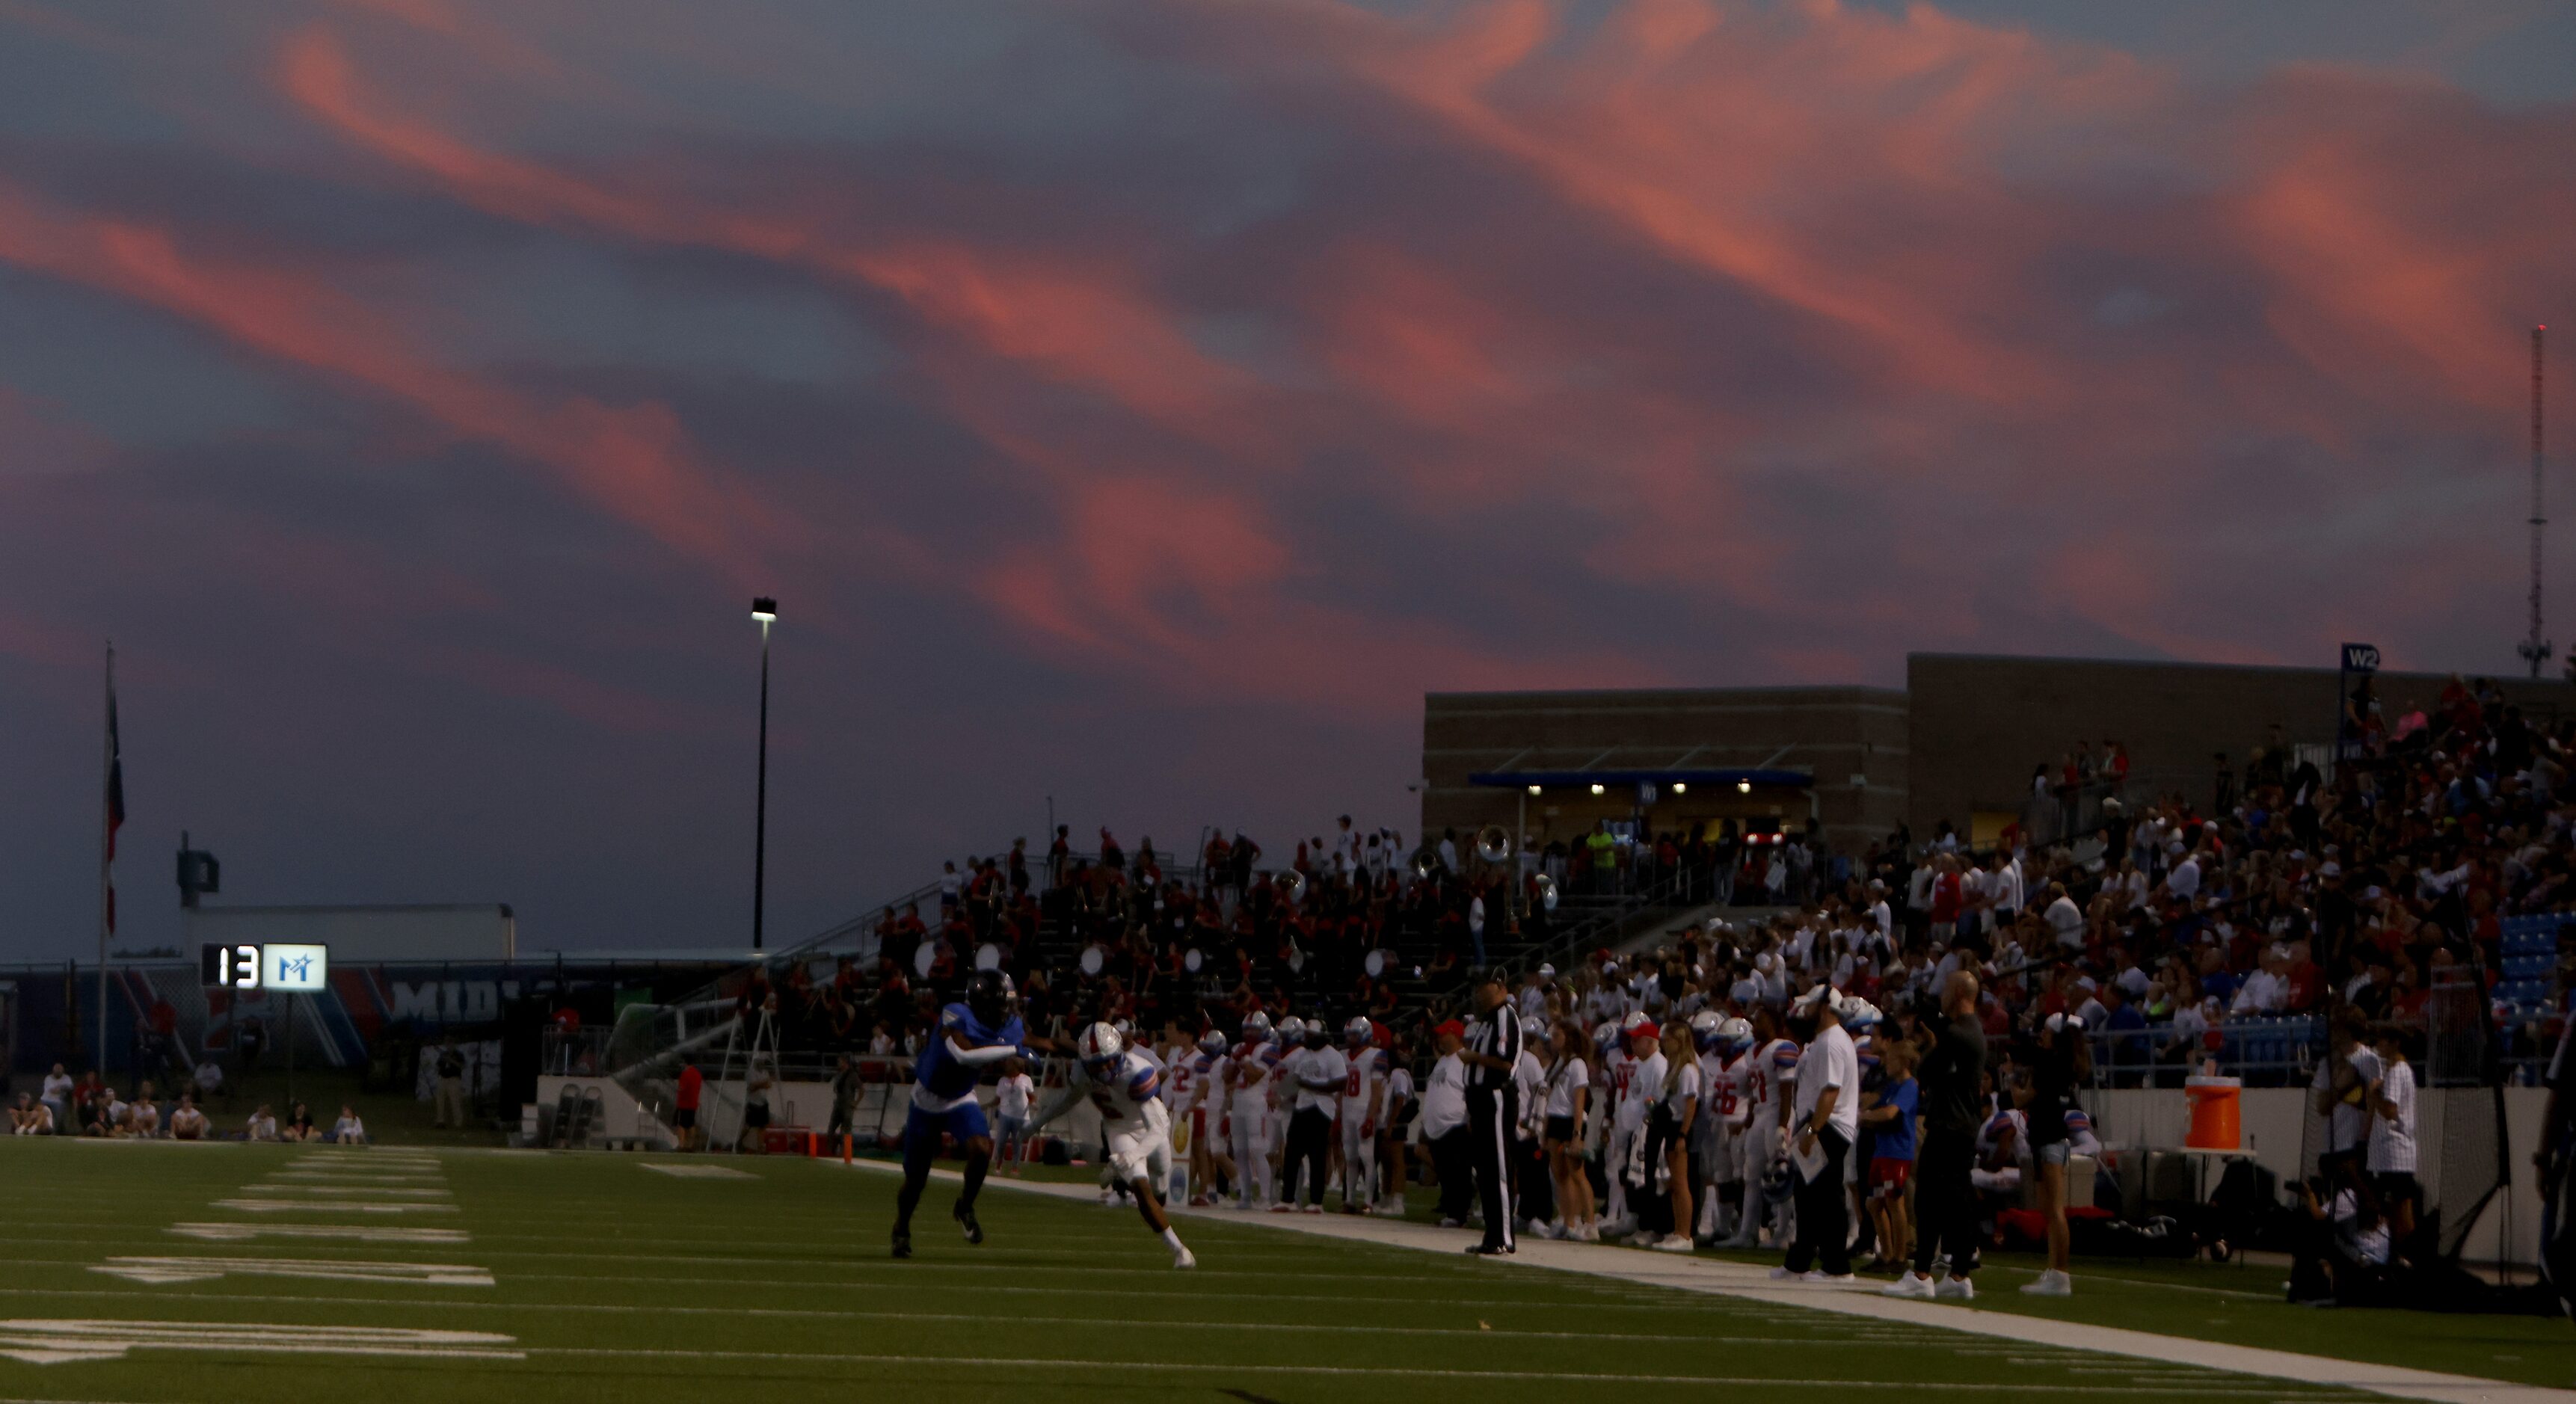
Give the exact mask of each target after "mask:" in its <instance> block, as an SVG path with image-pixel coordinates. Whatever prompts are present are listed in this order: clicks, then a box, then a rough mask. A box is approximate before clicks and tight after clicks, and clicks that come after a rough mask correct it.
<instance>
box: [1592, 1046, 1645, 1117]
mask: <svg viewBox="0 0 2576 1404" xmlns="http://www.w3.org/2000/svg"><path fill="white" fill-rule="evenodd" d="M1636 1072H1637V1060H1636V1059H1635V1058H1633V1057H1631V1056H1629V1053H1628V1050H1627V1049H1625V1048H1612V1049H1611V1050H1610V1051H1609V1052H1607V1053H1605V1054H1603V1055H1601V1095H1602V1096H1603V1097H1604V1098H1606V1099H1607V1100H1608V1101H1609V1103H1610V1111H1611V1117H1610V1124H1611V1125H1612V1126H1613V1127H1615V1128H1617V1129H1618V1130H1621V1131H1633V1130H1635V1129H1637V1127H1639V1126H1640V1125H1643V1124H1644V1122H1643V1120H1642V1118H1643V1116H1644V1113H1643V1112H1639V1113H1638V1116H1639V1117H1640V1118H1641V1119H1640V1120H1637V1121H1631V1120H1629V1118H1628V1079H1629V1078H1631V1077H1634V1076H1635V1075H1636Z"/></svg>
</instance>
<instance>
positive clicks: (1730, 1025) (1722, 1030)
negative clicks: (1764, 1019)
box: [1717, 1019, 1753, 1053]
mask: <svg viewBox="0 0 2576 1404" xmlns="http://www.w3.org/2000/svg"><path fill="white" fill-rule="evenodd" d="M1717 1043H1718V1046H1719V1047H1721V1048H1725V1049H1728V1050H1731V1051H1733V1052H1737V1053H1741V1052H1743V1051H1744V1050H1745V1049H1747V1048H1750V1047H1752V1046H1753V1026H1752V1025H1751V1024H1748V1023H1746V1022H1745V1021H1743V1020H1742V1019H1729V1020H1727V1021H1725V1022H1724V1023H1721V1024H1719V1025H1718V1026H1717Z"/></svg>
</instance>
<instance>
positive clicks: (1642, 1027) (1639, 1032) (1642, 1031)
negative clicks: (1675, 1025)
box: [1628, 1019, 1664, 1038]
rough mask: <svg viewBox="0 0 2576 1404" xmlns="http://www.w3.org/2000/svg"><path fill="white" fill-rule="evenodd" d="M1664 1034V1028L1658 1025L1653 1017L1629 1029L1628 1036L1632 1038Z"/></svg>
mask: <svg viewBox="0 0 2576 1404" xmlns="http://www.w3.org/2000/svg"><path fill="white" fill-rule="evenodd" d="M1663 1036H1664V1031H1663V1029H1662V1028H1660V1027H1658V1026H1657V1025H1656V1023H1655V1021H1654V1020H1652V1019H1648V1020H1647V1021H1646V1022H1644V1023H1642V1024H1639V1025H1638V1026H1637V1027H1635V1028H1633V1029H1630V1030H1628V1037H1630V1038H1662V1037H1663Z"/></svg>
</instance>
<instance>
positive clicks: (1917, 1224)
mask: <svg viewBox="0 0 2576 1404" xmlns="http://www.w3.org/2000/svg"><path fill="white" fill-rule="evenodd" d="M1976 1164H1977V1140H1976V1137H1975V1135H1974V1134H1973V1133H1971V1132H1967V1131H1940V1130H1927V1131H1925V1132H1924V1135H1923V1153H1922V1154H1921V1155H1920V1156H1918V1157H1916V1160H1915V1165H1914V1270H1915V1271H1916V1272H1917V1273H1920V1274H1921V1275H1923V1276H1925V1277H1930V1276H1931V1275H1932V1264H1933V1263H1934V1262H1936V1261H1938V1260H1939V1259H1940V1257H1941V1250H1942V1249H1943V1248H1944V1247H1947V1248H1948V1249H1949V1251H1950V1275H1951V1276H1952V1277H1965V1276H1967V1275H1968V1274H1969V1273H1972V1272H1975V1271H1976V1270H1977V1218H1978V1215H1977V1187H1976V1184H1975V1182H1974V1181H1972V1180H1970V1179H1969V1172H1970V1171H1971V1170H1974V1169H1975V1168H1976Z"/></svg>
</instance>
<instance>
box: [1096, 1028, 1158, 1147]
mask: <svg viewBox="0 0 2576 1404" xmlns="http://www.w3.org/2000/svg"><path fill="white" fill-rule="evenodd" d="M1084 1072H1085V1074H1086V1075H1087V1076H1089V1077H1090V1082H1091V1092H1090V1096H1091V1104H1092V1105H1093V1106H1095V1107H1097V1108H1099V1109H1100V1120H1101V1123H1102V1125H1104V1126H1106V1127H1107V1128H1108V1129H1109V1130H1110V1131H1111V1132H1113V1133H1114V1132H1120V1131H1127V1130H1131V1129H1133V1128H1135V1127H1136V1126H1139V1125H1141V1124H1143V1123H1145V1122H1147V1121H1160V1120H1162V1119H1163V1098H1162V1090H1163V1078H1162V1070H1161V1069H1159V1068H1157V1067H1155V1066H1154V1057H1153V1055H1152V1054H1150V1053H1147V1052H1146V1051H1145V1050H1144V1049H1141V1048H1130V1049H1128V1050H1127V1051H1126V1052H1124V1053H1121V1054H1119V1055H1118V1061H1117V1062H1116V1063H1115V1064H1113V1065H1111V1067H1110V1068H1109V1070H1108V1071H1107V1072H1105V1073H1101V1074H1097V1075H1092V1074H1091V1073H1090V1070H1089V1069H1087V1068H1086V1069H1084Z"/></svg>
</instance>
